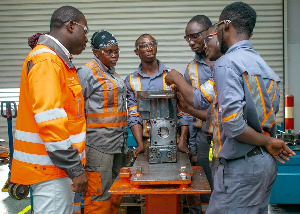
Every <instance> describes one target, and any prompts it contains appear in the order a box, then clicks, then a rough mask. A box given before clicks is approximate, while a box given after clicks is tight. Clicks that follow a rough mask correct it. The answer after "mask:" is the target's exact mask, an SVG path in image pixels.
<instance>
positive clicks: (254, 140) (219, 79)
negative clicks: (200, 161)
mask: <svg viewBox="0 0 300 214" xmlns="http://www.w3.org/2000/svg"><path fill="white" fill-rule="evenodd" d="M215 74H216V78H215V81H216V85H217V91H221V92H226V93H218V103H219V105H220V109H222V125H223V128H224V131H225V134H226V136H227V137H229V138H234V139H235V140H237V141H238V142H241V143H246V144H250V145H254V146H263V147H265V148H266V150H267V151H268V152H269V153H270V154H271V155H272V156H273V157H274V158H275V159H276V160H277V161H279V162H280V163H284V161H283V160H289V159H288V157H290V156H292V155H295V153H294V152H293V151H292V150H290V149H289V148H288V147H287V146H286V145H285V143H284V141H282V140H279V139H276V138H272V137H270V136H267V135H264V134H262V133H260V132H259V129H261V127H260V126H261V123H260V122H259V119H258V118H251V117H250V116H249V115H251V116H252V115H253V116H255V117H258V115H256V114H252V112H251V111H249V110H248V111H247V112H246V113H245V112H244V108H245V105H246V101H245V96H246V95H245V94H246V92H245V90H246V89H244V88H243V85H244V84H245V83H244V82H243V78H242V76H241V75H239V72H238V71H236V70H233V69H231V68H228V67H227V68H224V67H222V68H219V69H218V71H215ZM250 78H255V79H256V80H257V82H258V84H261V82H262V81H259V80H260V76H258V75H257V76H255V77H254V76H251V75H249V76H248V77H247V79H248V80H249V79H250ZM249 81H250V80H249ZM247 87H248V85H247ZM253 87H255V86H253ZM257 87H258V86H257ZM259 88H260V90H261V91H262V92H261V94H265V96H266V95H267V93H266V92H264V90H266V89H265V86H264V85H261V86H260V87H259ZM251 96H255V94H252V95H251ZM257 96H259V97H260V98H262V99H263V100H264V101H268V99H269V97H263V96H261V95H257ZM250 101H251V99H250ZM257 102H260V101H257ZM261 102H262V101H261ZM248 105H249V106H248V107H247V106H246V107H247V108H249V107H250V104H249V103H248ZM255 107H256V106H254V104H253V108H255ZM253 112H257V111H255V110H253ZM270 112H271V113H272V111H270ZM244 113H245V115H244ZM261 114H262V113H261ZM245 118H247V119H248V123H246V121H245ZM250 122H251V124H252V127H255V125H256V124H257V125H256V129H257V130H254V129H253V128H252V127H250V126H249V125H248V124H250ZM255 122H256V123H255ZM280 158H282V159H283V160H281V159H280Z"/></svg>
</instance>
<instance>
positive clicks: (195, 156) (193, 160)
mask: <svg viewBox="0 0 300 214" xmlns="http://www.w3.org/2000/svg"><path fill="white" fill-rule="evenodd" d="M197 160H198V158H197V155H193V156H192V157H191V164H192V165H195V164H196V163H197Z"/></svg>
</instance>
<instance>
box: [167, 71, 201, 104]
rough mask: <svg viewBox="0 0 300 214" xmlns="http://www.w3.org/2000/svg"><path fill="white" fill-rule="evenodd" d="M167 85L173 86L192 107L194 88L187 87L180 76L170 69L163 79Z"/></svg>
mask: <svg viewBox="0 0 300 214" xmlns="http://www.w3.org/2000/svg"><path fill="white" fill-rule="evenodd" d="M165 81H166V84H167V85H172V84H175V85H176V88H177V90H178V91H179V92H180V93H181V94H182V96H183V97H184V100H185V101H186V102H187V103H188V104H189V105H191V106H194V91H195V88H194V87H193V86H191V85H189V84H188V83H187V82H186V81H185V79H184V78H183V76H182V74H181V73H179V72H178V71H176V70H175V69H172V70H171V71H169V72H168V74H167V76H166V78H165Z"/></svg>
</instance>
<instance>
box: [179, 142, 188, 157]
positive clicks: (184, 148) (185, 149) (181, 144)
mask: <svg viewBox="0 0 300 214" xmlns="http://www.w3.org/2000/svg"><path fill="white" fill-rule="evenodd" d="M177 150H178V151H179V152H183V153H187V154H189V153H190V151H189V149H188V147H187V145H186V143H184V142H183V141H182V140H180V141H179V142H178V145H177Z"/></svg>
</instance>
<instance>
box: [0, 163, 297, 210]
mask: <svg viewBox="0 0 300 214" xmlns="http://www.w3.org/2000/svg"><path fill="white" fill-rule="evenodd" d="M8 171H9V169H8V165H0V188H1V189H2V187H3V186H4V184H5V181H6V179H7V175H8ZM28 206H30V198H29V197H28V198H27V199H23V200H16V199H13V198H11V197H10V196H9V194H8V193H7V192H0V214H30V213H31V210H30V209H29V207H28ZM26 210H28V211H26ZM128 214H130V213H128ZM268 214H300V205H299V204H298V205H277V204H273V205H270V206H269V212H268Z"/></svg>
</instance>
